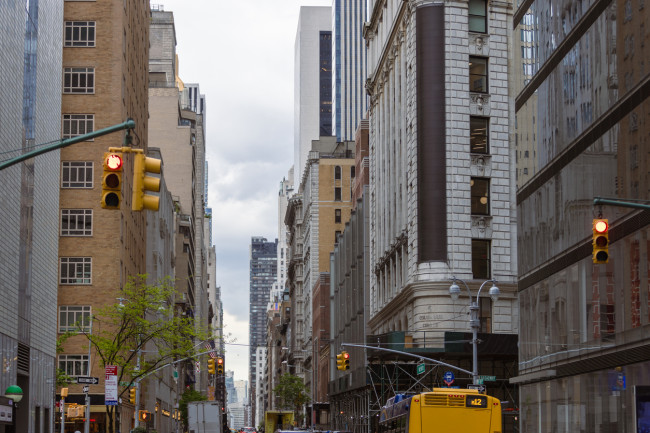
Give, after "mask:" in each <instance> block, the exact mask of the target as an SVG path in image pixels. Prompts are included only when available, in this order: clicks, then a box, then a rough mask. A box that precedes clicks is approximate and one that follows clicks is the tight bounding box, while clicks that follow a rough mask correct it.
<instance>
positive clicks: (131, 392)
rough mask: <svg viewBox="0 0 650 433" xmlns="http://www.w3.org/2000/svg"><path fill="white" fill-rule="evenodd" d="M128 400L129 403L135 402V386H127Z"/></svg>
mask: <svg viewBox="0 0 650 433" xmlns="http://www.w3.org/2000/svg"><path fill="white" fill-rule="evenodd" d="M129 401H130V402H131V404H135V387H131V388H129Z"/></svg>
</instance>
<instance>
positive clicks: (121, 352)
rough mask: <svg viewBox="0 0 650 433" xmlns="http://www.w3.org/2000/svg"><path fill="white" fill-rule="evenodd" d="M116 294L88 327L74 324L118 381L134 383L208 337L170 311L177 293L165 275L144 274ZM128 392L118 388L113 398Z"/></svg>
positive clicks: (110, 420)
mask: <svg viewBox="0 0 650 433" xmlns="http://www.w3.org/2000/svg"><path fill="white" fill-rule="evenodd" d="M118 295H119V297H118V298H116V300H119V302H117V303H115V304H113V305H110V306H107V307H105V308H102V309H99V311H98V312H97V313H96V314H94V315H93V316H92V328H91V329H89V328H88V327H82V326H80V324H79V326H78V330H79V333H80V334H83V335H85V337H86V338H87V339H88V341H89V342H90V344H91V346H92V347H93V348H94V349H95V352H96V354H97V356H98V357H99V360H100V364H101V365H100V366H101V367H105V366H107V365H116V366H117V367H118V370H117V371H118V373H117V374H118V378H117V379H118V383H123V382H130V383H135V382H137V381H139V380H140V379H142V378H144V377H145V376H147V375H149V374H150V373H153V372H154V371H155V370H157V369H159V368H161V367H163V366H165V365H167V364H169V363H171V362H173V361H175V360H179V359H182V358H186V357H188V356H191V355H192V354H193V353H196V351H195V345H196V343H197V342H200V341H203V340H206V339H208V338H210V335H211V333H210V332H209V329H202V328H201V327H200V326H198V325H197V324H196V323H195V322H194V318H192V317H189V316H187V317H186V316H178V315H175V314H174V300H175V298H176V296H177V292H176V290H175V288H174V285H173V281H172V280H171V279H170V278H166V279H164V280H162V281H159V282H157V283H155V284H149V283H148V282H147V276H146V275H138V276H137V277H131V278H129V281H128V283H127V284H126V285H125V286H124V287H123V288H122V289H121V290H120V291H119V292H118ZM138 358H140V359H139V367H138ZM127 390H128V387H122V388H121V390H120V392H119V396H118V397H122V396H124V394H125V393H127ZM127 398H128V397H124V399H125V400H126V399H127ZM115 408H116V407H115V406H106V415H107V420H108V423H109V424H108V431H109V432H115V427H114V425H113V419H114V414H115ZM136 410H137V408H136Z"/></svg>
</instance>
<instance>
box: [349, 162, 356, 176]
mask: <svg viewBox="0 0 650 433" xmlns="http://www.w3.org/2000/svg"><path fill="white" fill-rule="evenodd" d="M350 177H351V178H352V179H354V178H355V177H357V168H356V167H355V166H354V165H351V166H350Z"/></svg>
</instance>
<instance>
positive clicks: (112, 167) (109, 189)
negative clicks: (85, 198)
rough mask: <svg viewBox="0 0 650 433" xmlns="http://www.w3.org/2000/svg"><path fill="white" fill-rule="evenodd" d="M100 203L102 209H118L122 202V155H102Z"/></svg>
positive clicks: (112, 153)
mask: <svg viewBox="0 0 650 433" xmlns="http://www.w3.org/2000/svg"><path fill="white" fill-rule="evenodd" d="M102 166H103V168H104V174H103V175H102V202H101V205H102V207H103V208H104V209H119V208H120V202H121V201H122V168H123V161H122V154H121V153H118V152H106V153H104V160H103V162H102Z"/></svg>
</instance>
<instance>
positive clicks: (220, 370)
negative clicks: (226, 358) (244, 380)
mask: <svg viewBox="0 0 650 433" xmlns="http://www.w3.org/2000/svg"><path fill="white" fill-rule="evenodd" d="M217 374H223V358H222V357H220V356H219V357H217Z"/></svg>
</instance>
